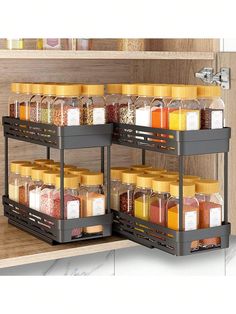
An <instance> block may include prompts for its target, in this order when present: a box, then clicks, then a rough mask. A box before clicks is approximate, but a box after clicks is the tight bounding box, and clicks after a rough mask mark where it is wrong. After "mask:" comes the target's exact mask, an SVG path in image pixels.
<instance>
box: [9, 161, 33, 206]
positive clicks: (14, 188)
mask: <svg viewBox="0 0 236 314" xmlns="http://www.w3.org/2000/svg"><path fill="white" fill-rule="evenodd" d="M25 164H30V162H29V161H26V160H17V161H12V162H11V163H10V176H9V180H8V194H9V198H10V199H11V200H13V201H15V202H19V188H20V178H21V176H20V167H21V166H22V165H25Z"/></svg>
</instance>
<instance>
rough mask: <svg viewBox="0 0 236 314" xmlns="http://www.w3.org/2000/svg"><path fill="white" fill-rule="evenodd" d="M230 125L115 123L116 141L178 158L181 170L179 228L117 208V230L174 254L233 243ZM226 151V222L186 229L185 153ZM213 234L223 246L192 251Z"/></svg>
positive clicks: (199, 153)
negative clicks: (179, 127) (190, 127)
mask: <svg viewBox="0 0 236 314" xmlns="http://www.w3.org/2000/svg"><path fill="white" fill-rule="evenodd" d="M230 133H231V132H230V128H223V129H216V130H198V131H172V130H165V129H157V128H150V127H142V126H136V125H127V124H114V130H113V143H115V144H119V145H125V146H129V147H134V148H140V149H142V163H143V164H145V151H146V150H151V151H156V152H160V153H164V154H168V155H174V156H176V157H177V158H178V171H179V215H178V216H179V217H178V225H179V231H175V230H172V229H170V228H167V227H165V226H161V225H157V224H154V223H151V222H149V221H145V220H142V219H139V218H136V217H132V216H130V215H128V214H126V213H122V212H118V211H115V210H113V213H114V218H113V230H114V231H115V232H116V233H118V234H121V235H123V236H125V237H126V238H128V239H130V240H132V241H135V242H137V243H140V244H142V245H144V246H147V247H149V248H158V249H160V250H162V251H165V252H168V253H170V254H173V255H177V256H182V255H189V254H193V253H194V254H195V253H199V252H206V251H209V250H215V249H223V248H226V247H228V246H229V235H230V223H229V222H228V151H229V139H230ZM214 153H224V222H223V223H222V225H221V226H218V227H212V228H205V229H197V230H191V231H184V229H183V210H182V208H183V175H184V156H190V155H203V154H214ZM211 237H219V238H220V239H221V242H220V246H219V247H216V248H209V249H199V250H197V251H193V252H192V251H191V242H192V241H194V240H201V239H206V238H211Z"/></svg>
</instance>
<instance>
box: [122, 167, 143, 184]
mask: <svg viewBox="0 0 236 314" xmlns="http://www.w3.org/2000/svg"><path fill="white" fill-rule="evenodd" d="M139 174H140V172H139V171H135V170H128V171H124V172H122V174H121V181H122V183H127V184H136V182H137V176H138V175H139Z"/></svg>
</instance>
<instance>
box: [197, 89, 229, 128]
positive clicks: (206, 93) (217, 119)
mask: <svg viewBox="0 0 236 314" xmlns="http://www.w3.org/2000/svg"><path fill="white" fill-rule="evenodd" d="M197 97H198V101H199V103H200V108H201V129H222V128H223V127H224V109H225V105H224V102H223V100H222V98H221V87H220V86H203V85H202V86H198V87H197Z"/></svg>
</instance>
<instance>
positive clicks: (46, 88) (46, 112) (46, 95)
mask: <svg viewBox="0 0 236 314" xmlns="http://www.w3.org/2000/svg"><path fill="white" fill-rule="evenodd" d="M55 99H56V84H44V85H43V98H42V100H41V121H40V122H41V123H47V124H53V103H54V100H55Z"/></svg>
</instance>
